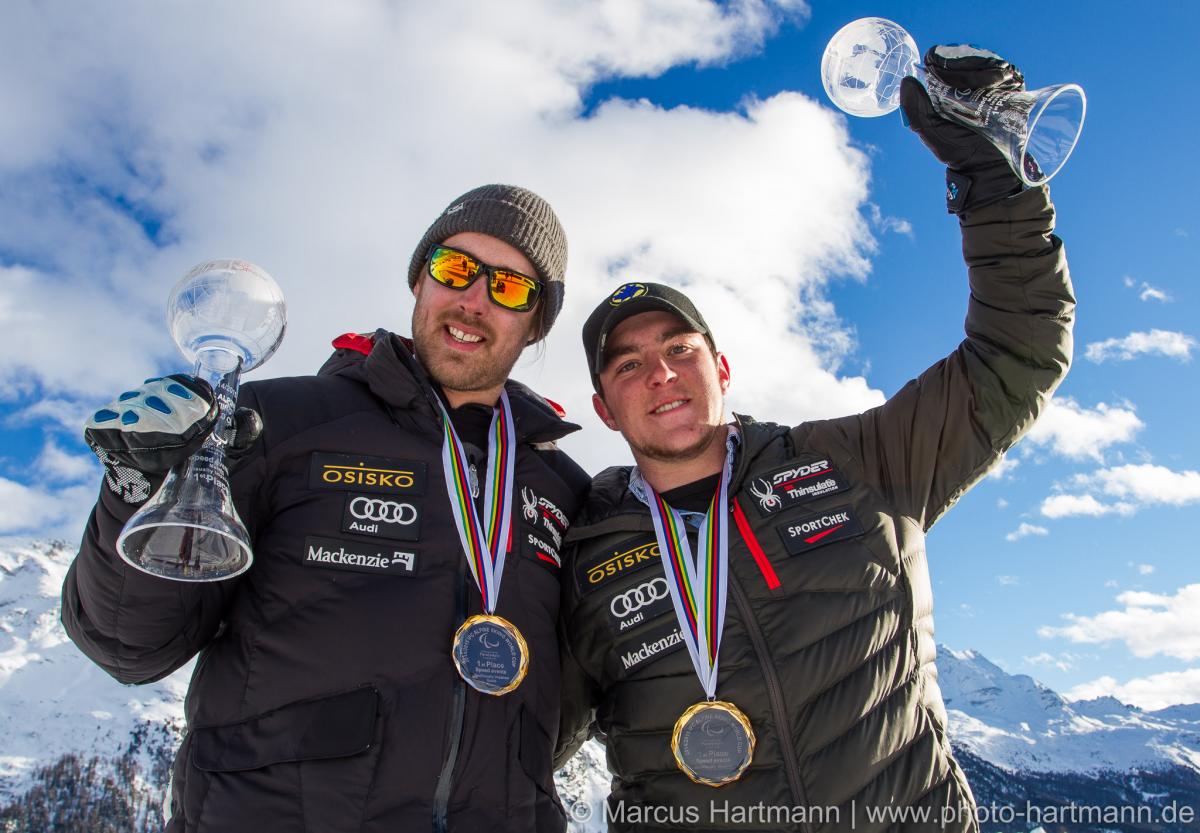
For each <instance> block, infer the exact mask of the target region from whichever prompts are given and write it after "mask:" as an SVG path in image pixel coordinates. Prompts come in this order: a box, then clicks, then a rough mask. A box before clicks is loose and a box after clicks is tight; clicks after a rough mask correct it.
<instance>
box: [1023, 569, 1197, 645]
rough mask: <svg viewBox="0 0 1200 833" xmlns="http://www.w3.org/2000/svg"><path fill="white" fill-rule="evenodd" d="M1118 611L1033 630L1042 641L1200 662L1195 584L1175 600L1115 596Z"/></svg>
mask: <svg viewBox="0 0 1200 833" xmlns="http://www.w3.org/2000/svg"><path fill="white" fill-rule="evenodd" d="M1116 601H1117V603H1118V604H1119V605H1122V608H1121V609H1120V610H1107V611H1104V612H1102V613H1098V614H1096V615H1095V616H1078V615H1076V614H1074V613H1066V614H1063V617H1062V618H1063V619H1066V620H1067V622H1068V623H1069V624H1066V625H1063V626H1060V627H1052V626H1043V627H1041V628H1038V635H1039V636H1041V637H1044V638H1053V637H1062V638H1064V639H1068V640H1070V641H1071V642H1076V643H1087V644H1104V643H1108V642H1114V641H1118V642H1124V643H1125V645H1126V647H1128V648H1129V650H1130V651H1132V652H1133V653H1134V654H1135V655H1136V656H1139V657H1152V656H1157V655H1159V654H1164V655H1166V656H1170V657H1176V658H1178V659H1182V660H1194V659H1197V658H1200V617H1198V616H1196V611H1197V610H1198V609H1200V584H1189V585H1186V586H1184V587H1181V588H1179V590H1178V591H1176V593H1175V595H1174V596H1166V595H1162V594H1157V593H1147V592H1143V591H1134V590H1129V591H1126V592H1124V593H1120V594H1118V595H1117V597H1116Z"/></svg>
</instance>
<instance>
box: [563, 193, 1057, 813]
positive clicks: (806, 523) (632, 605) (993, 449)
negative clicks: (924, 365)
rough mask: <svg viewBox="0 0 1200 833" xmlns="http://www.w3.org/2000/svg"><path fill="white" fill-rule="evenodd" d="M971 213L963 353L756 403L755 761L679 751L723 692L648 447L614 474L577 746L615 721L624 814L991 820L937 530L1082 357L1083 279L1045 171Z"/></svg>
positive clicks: (572, 712)
mask: <svg viewBox="0 0 1200 833" xmlns="http://www.w3.org/2000/svg"><path fill="white" fill-rule="evenodd" d="M962 224H963V251H964V255H965V257H966V261H967V264H968V266H969V267H970V283H971V298H970V304H969V307H968V312H967V322H966V330H967V338H966V340H965V341H963V342H962V344H961V345H960V346H959V348H958V349H957V350H956V351H955V352H954V353H952V354H951V355H950V356H949V357H948V358H946V359H944V360H943V361H941V362H938V363H937V364H935V365H934V366H933V367H931V368H930V369H929V370H927V371H926V372H925V373H923V374H922V375H921V376H920V378H918V379H916V380H914V381H912V382H909V383H908V384H907V385H906V386H905V387H904V388H903V389H902V390H901V391H899V392H898V393H897V394H896V395H894V396H893V397H892V398H891V399H890V400H888V402H887V403H886V404H884V405H883V406H881V407H879V408H875V409H873V410H870V411H867V412H865V413H862V414H858V415H855V416H850V417H844V418H841V419H833V420H825V421H820V422H810V423H805V424H802V425H798V426H795V427H786V426H781V425H773V424H763V423H756V422H754V421H753V420H750V419H748V418H746V417H739V419H738V422H739V424H740V427H741V434H742V445H741V450H740V453H739V454H738V457H737V460H736V464H735V470H734V474H733V477H732V481H731V484H730V489H729V494H730V506H729V511H730V514H731V518H730V521H731V523H730V527H729V530H730V531H729V542H730V565H729V567H730V579H729V601H728V605H727V612H726V618H725V631H724V640H723V641H722V644H721V656H720V677H719V680H718V686H717V697H718V698H720V699H723V700H729V701H732V702H733V703H735V704H736V705H738V706H739V707H740V708H741V709H742V710H743V711H745V712H746V714H747V716H748V717H749V718H750V721H751V723H752V725H753V728H754V731H755V733H756V734H757V739H758V747H757V749H756V750H755V753H754V758H753V762H752V764H751V766H750V769H749V770H748V771H747V772H746V773H745V775H744V776H743V777H742V779H741V780H739V781H737V782H734V783H732V784H728V785H726V786H724V787H721V788H720V789H713V788H711V787H706V786H700V785H697V784H694V783H692V782H691V781H689V780H688V779H687V777H686V776H684V775H683V774H682V773H681V772H680V771H679V770H678V769H677V768H676V765H675V762H674V759H673V757H672V754H671V748H670V740H671V730H672V727H673V725H674V723H675V720H676V719H677V718H678V717H679V715H680V714H681V713H682V712H683V711H684V709H686V708H687V707H688V706H690V705H692V704H693V703H695V702H697V701H698V700H701V699H703V691H702V689H701V687H700V683H699V681H698V680H697V678H696V675H695V673H694V671H693V670H692V664H691V660H690V659H689V657H688V653H687V648H686V646H685V645H684V644H683V643H682V640H681V639H680V638H679V636H678V625H677V624H676V620H675V614H674V610H673V608H672V605H671V601H670V599H669V597H668V596H667V594H666V582H665V580H664V579H662V575H663V569H662V566H661V563H660V560H659V556H658V548H657V544H656V542H655V536H654V528H653V525H652V523H651V520H650V515H649V513H648V511H647V509H646V507H645V506H644V505H643V504H642V503H641V502H640V501H639V500H638V499H637V498H636V497H634V496H633V495H632V494H631V493H630V491H629V489H628V483H629V469H627V468H615V469H609V470H607V471H606V472H604V473H603V474H601V475H600V476H599V477H598V478H597V479H596V480H595V481H594V483H593V486H592V491H591V494H590V497H589V499H588V502H587V505H586V507H585V509H584V511H583V512H582V513H581V515H580V516H579V517H577V518H576V520H575V525H574V527H573V528H572V530H571V535H570V538H569V545H568V554H567V560H566V561H565V562H564V568H565V569H566V570H567V571H568V578H567V584H566V598H565V602H564V619H563V621H564V630H565V636H564V645H565V648H566V651H567V653H566V654H565V659H564V680H565V682H566V683H567V689H566V693H565V695H564V730H563V732H562V737H561V740H560V744H561V747H560V750H559V756H560V758H561V757H564V756H565V755H567V754H569V753H570V752H571V751H572V750H573V749H574V748H575V747H576V746H577V745H578V744H579V743H580V742H582V740H583V739H584V738H585V737H586V735H587V733H588V731H589V728H590V729H592V730H594V731H596V732H598V733H600V734H602V735H603V736H605V737H606V742H607V752H608V763H609V768H610V769H611V770H612V772H613V774H614V778H613V784H612V797H611V799H610V806H609V811H610V814H611V816H612V818H613V819H614V823H613V824H612V827H614V828H615V829H618V830H627V829H628V830H634V829H636V830H644V829H661V828H669V829H687V830H692V831H696V830H733V829H741V830H763V829H772V830H804V831H830V830H852V829H853V830H856V831H860V833H861V831H875V830H885V829H893V830H917V829H921V830H940V831H968V830H975V829H977V827H976V824H975V821H974V804H973V800H972V798H971V792H970V789H969V787H968V786H967V783H966V781H965V780H964V778H963V775H962V771H961V769H960V768H959V767H958V765H957V764H956V763H955V761H954V759H953V757H952V755H951V751H950V745H949V742H948V740H947V738H946V714H945V708H944V706H943V704H942V697H941V693H940V692H939V690H938V685H937V670H936V668H935V666H934V640H933V617H932V611H933V599H932V591H931V588H930V581H929V575H928V571H927V566H926V558H925V532H926V531H927V530H928V529H929V528H930V527H931V526H933V524H934V522H935V521H936V520H937V519H938V518H939V517H940V516H941V515H942V513H943V512H945V511H946V510H947V509H949V508H950V506H952V505H953V504H954V502H955V501H956V500H957V499H958V498H959V497H960V496H961V495H962V494H963V492H965V491H966V490H967V489H968V488H970V486H971V485H972V484H974V483H975V482H977V481H978V480H979V479H980V478H981V477H983V476H984V474H985V473H986V472H987V471H988V469H989V468H990V467H991V466H993V465H994V464H995V463H996V462H997V460H998V459H999V458H1000V455H1001V454H1002V453H1003V452H1004V451H1005V450H1007V449H1008V448H1009V447H1010V446H1011V445H1012V444H1013V443H1014V442H1015V441H1016V440H1017V439H1018V438H1019V437H1020V436H1021V435H1022V434H1023V433H1024V432H1025V431H1026V430H1028V429H1029V427H1030V426H1031V425H1032V424H1033V422H1034V420H1035V418H1036V417H1037V415H1038V413H1039V412H1040V411H1041V409H1042V407H1043V406H1044V405H1045V403H1046V401H1047V399H1049V397H1050V394H1051V392H1052V391H1053V390H1054V388H1055V387H1056V386H1057V385H1058V383H1059V382H1060V381H1061V379H1062V378H1063V375H1064V374H1065V373H1066V370H1067V367H1068V364H1069V362H1070V357H1071V327H1072V322H1073V309H1074V298H1073V297H1072V291H1071V285H1070V280H1069V278H1068V275H1067V266H1066V260H1065V256H1064V254H1063V250H1062V245H1061V241H1059V240H1058V238H1056V237H1054V236H1053V235H1052V234H1051V233H1050V232H1051V229H1052V227H1053V209H1052V207H1051V205H1050V202H1049V198H1048V195H1047V193H1046V191H1045V189H1035V190H1031V191H1027V192H1025V193H1023V194H1020V195H1018V196H1016V197H1013V198H1011V199H1008V200H1005V201H1004V202H1002V203H997V204H994V205H991V206H988V207H986V208H983V209H980V210H978V211H975V212H973V213H972V214H970V215H965V216H964V217H963V218H962ZM592 709H594V713H593V712H592V711H591V710H592Z"/></svg>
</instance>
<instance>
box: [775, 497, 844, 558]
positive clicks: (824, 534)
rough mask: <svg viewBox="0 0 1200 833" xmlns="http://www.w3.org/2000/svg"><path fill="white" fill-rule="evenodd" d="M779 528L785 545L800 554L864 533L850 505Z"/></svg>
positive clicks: (791, 551)
mask: <svg viewBox="0 0 1200 833" xmlns="http://www.w3.org/2000/svg"><path fill="white" fill-rule="evenodd" d="M777 529H778V531H779V536H780V538H782V539H783V545H784V547H786V548H787V551H788V552H790V553H791V554H792V555H800V554H801V553H804V552H808V550H810V549H812V548H813V547H818V546H821V545H822V544H828V543H832V542H833V541H841V540H843V539H846V538H853V537H855V536H857V535H862V534H863V528H862V524H861V523H859V521H858V518H857V516H855V514H854V510H853V509H852V508H851V507H849V506H839V507H838V508H836V509H831V510H829V511H828V512H822V513H820V514H818V515H809V516H808V517H807V518H800V519H799V520H795V521H792V522H790V523H787V524H784V525H782V526H780V527H777Z"/></svg>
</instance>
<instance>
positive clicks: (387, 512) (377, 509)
mask: <svg viewBox="0 0 1200 833" xmlns="http://www.w3.org/2000/svg"><path fill="white" fill-rule="evenodd" d="M350 514H351V515H353V516H354V517H356V518H358V519H359V520H360V521H382V522H383V523H388V524H402V525H403V526H408V525H409V524H410V523H412V522H413V521H415V520H416V519H417V509H416V507H415V506H413V505H412V504H411V503H396V501H394V500H380V499H379V498H369V497H356V498H355V499H354V500H352V501H350Z"/></svg>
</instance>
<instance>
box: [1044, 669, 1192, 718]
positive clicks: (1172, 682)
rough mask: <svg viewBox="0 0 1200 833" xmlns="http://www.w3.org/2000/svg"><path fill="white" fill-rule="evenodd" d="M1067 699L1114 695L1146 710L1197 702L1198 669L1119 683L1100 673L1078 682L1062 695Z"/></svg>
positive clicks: (1089, 698)
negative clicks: (1086, 680) (1091, 678)
mask: <svg viewBox="0 0 1200 833" xmlns="http://www.w3.org/2000/svg"><path fill="white" fill-rule="evenodd" d="M1063 696H1064V697H1066V698H1067V699H1068V700H1091V699H1094V698H1096V697H1115V698H1117V699H1118V700H1120V701H1121V702H1123V703H1129V704H1131V705H1134V706H1137V707H1138V708H1141V709H1145V710H1147V711H1155V710H1157V709H1165V708H1166V707H1167V706H1174V705H1178V704H1182V703H1200V668H1189V669H1187V670H1185V671H1167V672H1164V673H1162V674H1152V675H1150V676H1149V677H1139V678H1136V679H1132V680H1128V681H1127V682H1124V683H1120V682H1117V680H1116V679H1115V678H1113V677H1109V676H1103V677H1100V678H1098V679H1095V680H1092V681H1091V682H1086V683H1080V684H1079V685H1077V686H1075V687H1074V688H1072V689H1070V690H1069V691H1067V692H1065V693H1064V694H1063Z"/></svg>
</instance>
